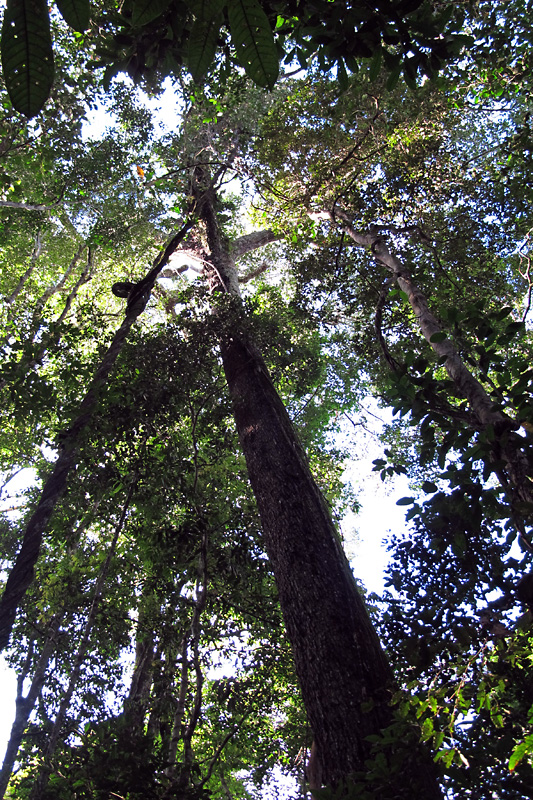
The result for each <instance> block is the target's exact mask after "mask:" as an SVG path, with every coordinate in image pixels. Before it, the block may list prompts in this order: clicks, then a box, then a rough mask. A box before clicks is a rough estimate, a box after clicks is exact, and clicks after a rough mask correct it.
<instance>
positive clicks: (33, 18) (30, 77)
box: [2, 0, 54, 117]
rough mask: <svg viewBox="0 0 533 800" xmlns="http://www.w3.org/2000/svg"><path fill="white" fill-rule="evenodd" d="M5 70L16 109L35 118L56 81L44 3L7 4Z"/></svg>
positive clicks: (15, 0) (25, 0)
mask: <svg viewBox="0 0 533 800" xmlns="http://www.w3.org/2000/svg"><path fill="white" fill-rule="evenodd" d="M2 69H3V71H4V80H5V83H6V88H7V91H8V94H9V97H10V99H11V102H12V103H13V106H14V107H15V109H16V110H17V111H20V113H21V114H25V115H26V116H27V117H34V116H35V115H36V114H38V113H39V111H40V110H41V108H42V107H43V106H44V104H45V103H46V101H47V100H48V97H49V95H50V89H51V88H52V83H53V80H54V54H53V51H52V37H51V36H50V19H49V17H48V8H47V5H46V2H45V0H8V2H7V6H6V10H5V13H4V22H3V25H2Z"/></svg>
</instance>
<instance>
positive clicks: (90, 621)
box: [30, 484, 134, 800]
mask: <svg viewBox="0 0 533 800" xmlns="http://www.w3.org/2000/svg"><path fill="white" fill-rule="evenodd" d="M133 490H134V485H133V484H132V486H131V487H130V490H129V492H128V495H127V498H126V502H125V503H124V506H123V508H122V513H121V515H120V520H119V522H118V524H117V525H116V526H115V531H114V533H113V538H112V539H111V543H110V545H109V548H108V551H107V555H106V557H105V559H104V562H103V564H102V566H101V567H100V571H99V573H98V578H97V579H96V584H95V587H94V595H93V601H92V603H91V608H90V609H89V614H88V615H87V620H86V622H85V625H84V629H83V634H82V636H81V639H80V643H79V645H78V651H77V653H76V657H75V659H74V665H73V667H72V673H71V675H70V679H69V682H68V686H67V688H66V691H65V694H64V695H63V698H62V700H61V703H60V705H59V710H58V712H57V716H56V718H55V720H54V724H53V727H52V730H51V732H50V737H49V739H48V742H47V744H46V748H45V751H44V754H43V767H42V769H41V771H40V773H39V775H38V776H37V778H36V780H35V783H34V785H33V787H32V791H31V793H30V800H41V797H42V796H43V794H44V791H45V789H46V786H47V784H48V780H49V778H50V762H51V761H52V759H53V757H54V753H55V751H56V747H57V743H58V741H59V737H60V735H61V733H62V732H63V725H64V722H65V719H66V716H67V712H68V709H69V706H70V701H71V700H72V695H73V694H74V691H75V689H76V687H77V685H78V681H79V678H80V673H81V668H82V666H83V662H84V660H85V656H86V654H87V650H88V648H89V641H90V637H91V632H92V629H93V627H94V623H95V620H96V615H97V613H98V609H99V606H100V600H101V598H102V591H103V588H104V584H105V581H106V578H107V575H108V572H109V568H110V566H111V561H112V559H113V557H114V555H115V550H116V547H117V542H118V537H119V534H120V532H121V530H122V528H123V526H124V520H125V518H126V512H127V510H128V508H129V504H130V501H131V496H132V494H133Z"/></svg>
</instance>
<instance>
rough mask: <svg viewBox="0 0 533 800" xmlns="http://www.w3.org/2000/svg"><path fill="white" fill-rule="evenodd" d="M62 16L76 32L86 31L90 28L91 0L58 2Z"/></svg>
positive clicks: (61, 0)
mask: <svg viewBox="0 0 533 800" xmlns="http://www.w3.org/2000/svg"><path fill="white" fill-rule="evenodd" d="M56 5H57V7H58V9H59V10H60V12H61V16H62V17H63V19H64V20H65V22H66V23H67V25H68V26H69V28H72V30H74V31H79V33H81V32H82V31H86V30H87V28H88V27H89V15H90V11H91V9H90V5H89V0H56Z"/></svg>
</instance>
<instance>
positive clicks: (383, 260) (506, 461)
mask: <svg viewBox="0 0 533 800" xmlns="http://www.w3.org/2000/svg"><path fill="white" fill-rule="evenodd" d="M324 216H326V217H327V218H329V219H331V220H332V221H334V222H335V221H337V219H340V220H341V221H342V227H343V230H344V232H345V233H346V234H347V235H348V236H349V237H350V238H351V240H352V241H353V242H354V243H355V244H356V245H358V246H359V247H362V248H365V249H367V250H369V251H371V252H372V254H373V256H374V258H375V259H376V261H378V262H379V263H380V264H383V266H385V267H386V268H387V269H388V270H389V272H390V273H391V274H392V275H393V276H394V279H395V280H396V282H397V284H398V286H399V287H400V289H401V290H402V291H403V292H405V294H406V295H407V297H408V299H409V303H410V305H411V308H412V310H413V313H414V314H415V317H416V319H417V321H418V324H419V326H420V330H421V332H422V334H423V336H424V338H425V339H426V341H427V342H428V343H429V345H430V347H432V349H433V350H434V352H435V353H436V354H437V355H438V356H440V357H441V358H443V359H445V361H444V366H445V368H446V371H447V373H448V375H449V376H450V378H451V379H452V381H453V382H454V384H455V386H456V387H457V390H458V392H459V394H460V395H461V396H463V397H466V399H467V400H468V402H469V405H470V410H471V411H472V412H473V414H474V415H475V418H476V419H477V422H478V425H479V428H480V429H484V430H487V429H488V428H489V427H491V428H492V431H493V432H492V437H491V438H492V451H493V461H494V462H496V463H503V465H504V469H505V475H503V476H502V470H501V468H497V469H496V470H495V471H496V472H497V473H498V476H499V477H500V479H502V483H503V485H504V487H505V486H507V484H508V483H510V486H507V488H508V489H510V495H511V497H510V500H511V505H512V507H513V508H514V507H515V505H516V500H518V501H519V503H520V504H521V508H520V511H519V513H518V515H517V517H518V518H517V519H515V522H517V526H518V528H519V530H520V533H521V534H522V537H523V540H524V544H525V545H526V546H527V547H528V548H529V549H531V544H530V543H529V540H528V539H527V538H526V537H525V533H524V530H523V525H522V524H521V523H520V521H519V520H520V518H521V517H522V516H523V515H524V506H523V505H522V504H526V505H525V508H527V507H529V508H531V509H533V483H532V481H531V474H532V470H533V464H532V463H531V458H532V457H531V445H530V443H529V442H528V441H527V440H525V439H524V437H522V436H519V435H518V434H517V433H515V429H516V428H517V427H518V425H517V424H516V423H515V422H514V420H512V419H511V418H510V417H508V416H506V414H504V413H503V412H502V411H500V410H499V409H498V408H496V407H495V406H496V404H495V402H494V400H492V399H491V397H490V396H489V395H488V393H487V392H486V390H485V388H484V386H483V385H482V384H481V383H480V381H478V379H477V378H476V377H475V375H473V374H472V372H470V370H469V369H468V367H467V366H466V365H465V363H464V361H463V360H462V358H461V356H460V355H459V353H458V352H457V350H456V349H455V347H454V345H453V342H452V341H451V340H450V339H448V338H445V339H440V338H439V337H437V341H435V339H434V337H435V334H439V333H442V325H440V323H439V322H438V320H437V319H436V317H435V316H434V314H433V313H432V312H431V309H430V308H429V305H428V301H427V299H426V297H425V296H424V294H423V293H422V292H421V290H420V289H419V288H418V286H417V285H416V284H415V283H414V281H413V279H412V277H411V274H410V272H409V270H408V269H407V267H406V266H405V264H403V263H402V262H401V261H400V259H399V258H398V257H397V256H396V255H394V254H393V253H391V251H390V250H389V248H388V247H387V245H386V244H385V242H384V241H383V239H382V238H381V237H380V236H379V235H377V234H374V233H366V232H361V231H357V230H356V229H355V228H354V226H353V224H352V223H351V221H350V218H349V216H348V215H347V214H346V213H345V212H343V211H339V210H336V211H335V214H333V213H326V214H325V215H324ZM525 516H526V517H527V516H529V517H530V518H531V516H532V514H531V512H529V514H528V513H527V512H526V513H525Z"/></svg>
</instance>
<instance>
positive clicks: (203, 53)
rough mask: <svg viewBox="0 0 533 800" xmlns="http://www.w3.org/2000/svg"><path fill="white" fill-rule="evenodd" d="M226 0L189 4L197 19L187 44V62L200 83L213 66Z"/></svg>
mask: <svg viewBox="0 0 533 800" xmlns="http://www.w3.org/2000/svg"><path fill="white" fill-rule="evenodd" d="M224 2H225V0H203V2H200V3H189V7H190V8H191V10H192V11H193V13H194V15H195V17H196V19H195V21H194V24H193V26H192V30H191V33H190V35H189V41H188V44H187V53H186V56H185V61H186V63H187V67H188V69H189V72H190V73H191V75H192V77H193V79H194V80H195V81H196V82H197V83H199V82H200V81H201V79H202V78H203V77H204V76H205V74H206V72H207V70H208V69H209V67H210V66H211V64H212V62H213V60H214V58H215V53H216V50H217V44H218V34H219V31H220V26H221V25H222V22H223V21H224V18H223V16H222V9H223V7H224Z"/></svg>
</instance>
